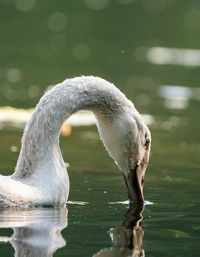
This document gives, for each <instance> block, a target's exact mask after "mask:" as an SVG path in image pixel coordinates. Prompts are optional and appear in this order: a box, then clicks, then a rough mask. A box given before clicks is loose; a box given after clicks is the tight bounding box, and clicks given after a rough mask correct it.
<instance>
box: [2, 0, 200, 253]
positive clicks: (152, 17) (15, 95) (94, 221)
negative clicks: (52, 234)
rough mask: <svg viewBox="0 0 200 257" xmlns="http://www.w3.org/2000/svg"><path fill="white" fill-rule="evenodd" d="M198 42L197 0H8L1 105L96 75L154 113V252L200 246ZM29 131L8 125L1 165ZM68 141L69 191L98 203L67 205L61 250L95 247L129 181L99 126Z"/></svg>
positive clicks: (77, 131)
mask: <svg viewBox="0 0 200 257" xmlns="http://www.w3.org/2000/svg"><path fill="white" fill-rule="evenodd" d="M199 46H200V2H199V1H197V0H190V1H185V0H65V1H64V0H57V1H52V0H48V1H47V0H40V1H39V0H15V1H14V0H0V106H12V107H16V108H25V109H27V108H30V107H34V106H35V104H36V103H37V102H38V100H39V99H40V97H41V96H42V95H43V93H44V91H45V89H46V88H47V87H48V86H50V85H55V84H56V83H59V82H61V81H63V80H64V79H66V78H69V77H74V76H80V75H96V76H100V77H103V78H105V79H107V80H109V81H111V82H113V83H114V84H115V85H116V86H117V87H119V88H120V89H121V90H122V91H123V92H124V93H125V94H126V95H127V97H128V98H130V99H131V100H132V101H133V102H134V104H135V106H136V108H137V109H138V110H139V112H141V113H143V114H148V115H150V116H149V117H150V119H151V122H150V125H149V126H150V129H151V132H152V142H153V143H152V155H151V160H150V165H149V167H148V170H147V174H146V180H145V198H146V199H147V200H150V201H151V202H154V205H151V206H147V207H146V209H145V211H144V213H143V216H144V224H145V225H144V226H145V235H144V239H143V246H144V247H143V248H144V249H145V251H146V252H147V253H148V256H151V257H152V256H186V255H187V256H190V257H192V256H199V254H200V250H199V246H198V241H199V238H200V219H199V211H200V204H199V198H200V190H199V184H200V175H199V168H200V158H199V153H200V143H199V142H200V141H199V131H200V122H199V117H200V115H199V114H200V111H199V100H200V82H199V81H200V79H199V74H200V52H199ZM0 125H1V116H0ZM0 128H1V126H0ZM21 135H22V130H21V129H16V127H12V126H9V127H7V128H5V127H2V128H1V129H0V169H1V171H2V174H10V173H12V171H13V170H14V166H15V163H16V160H17V157H18V153H19V149H20V138H21ZM13 146H16V148H13ZM61 146H62V151H63V156H64V159H65V160H67V161H68V162H69V163H70V164H71V166H70V168H69V175H70V179H71V192H70V200H82V201H88V202H90V203H91V207H73V206H72V207H71V206H69V211H70V212H69V215H70V216H69V226H68V228H67V229H66V230H64V232H63V235H64V238H65V239H66V240H69V244H68V245H67V246H66V247H64V248H63V249H61V250H60V251H58V253H56V254H57V255H56V254H55V256H61V255H62V256H66V255H67V254H69V256H92V254H94V253H95V252H98V251H99V250H100V249H103V248H104V247H110V246H111V245H112V243H111V242H110V240H109V238H108V236H107V233H106V231H107V230H108V229H109V228H110V227H112V226H119V225H120V224H121V222H122V220H123V218H122V217H123V215H124V214H125V212H126V207H124V206H118V205H116V207H115V208H114V211H113V210H112V214H111V211H110V207H108V202H109V201H122V200H125V199H126V193H125V187H124V184H123V181H122V178H121V174H120V173H119V172H117V168H116V167H115V165H114V163H113V162H112V160H111V159H110V158H109V157H108V156H107V153H106V152H105V151H104V149H103V146H102V144H101V142H100V141H99V140H98V135H97V131H96V128H95V127H94V126H92V127H85V128H83V127H78V128H73V130H72V134H71V136H70V137H68V138H66V137H62V138H61ZM83 181H84V182H83ZM90 189H92V190H90ZM104 191H105V192H106V193H104ZM94 206H95V207H94ZM82 212H83V213H84V217H83V216H82V215H81V213H82ZM94 213H98V214H97V215H95V214H94ZM115 214H116V215H115ZM111 220H112V222H111ZM80 223H81V224H82V225H81V226H80V227H79V224H80ZM77 230H78V231H79V232H77ZM91 231H92V232H91ZM94 231H95V232H94ZM177 231H178V232H177ZM182 232H183V233H182ZM94 233H95V240H94V241H93V242H92V239H93V237H94ZM184 233H186V234H184ZM84 234H87V236H88V238H87V240H86V241H84V238H83V237H82V235H84ZM80 242H81V243H80ZM6 247H8V246H7V245H6V246H5V254H8V250H7V248H6ZM59 254H60V255H59ZM4 256H6V255H4Z"/></svg>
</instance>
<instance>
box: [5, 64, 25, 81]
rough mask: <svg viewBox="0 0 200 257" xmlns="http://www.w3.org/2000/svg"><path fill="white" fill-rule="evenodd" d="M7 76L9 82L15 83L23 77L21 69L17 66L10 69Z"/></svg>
mask: <svg viewBox="0 0 200 257" xmlns="http://www.w3.org/2000/svg"><path fill="white" fill-rule="evenodd" d="M6 76H7V79H8V81H9V82H12V83H15V82H18V81H19V80H20V79H21V71H20V70H19V69H16V68H11V69H8V71H7V74H6Z"/></svg>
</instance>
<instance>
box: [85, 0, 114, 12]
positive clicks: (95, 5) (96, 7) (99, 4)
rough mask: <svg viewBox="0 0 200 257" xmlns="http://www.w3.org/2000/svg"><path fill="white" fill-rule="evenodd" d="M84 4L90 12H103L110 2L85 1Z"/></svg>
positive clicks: (100, 0)
mask: <svg viewBox="0 0 200 257" xmlns="http://www.w3.org/2000/svg"><path fill="white" fill-rule="evenodd" d="M85 3H86V5H87V6H88V7H89V8H90V9H92V10H103V9H104V8H105V7H106V6H108V4H109V3H110V0H85Z"/></svg>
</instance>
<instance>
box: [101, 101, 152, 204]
mask: <svg viewBox="0 0 200 257" xmlns="http://www.w3.org/2000/svg"><path fill="white" fill-rule="evenodd" d="M98 127H99V132H100V135H101V139H102V141H103V143H104V145H105V147H106V149H107V151H108V152H109V153H110V155H111V157H112V158H113V159H114V160H115V162H116V164H117V166H118V167H119V169H120V170H121V171H122V173H123V177H124V180H125V184H126V187H127V192H128V197H129V199H130V201H136V202H143V201H144V196H143V184H144V174H145V170H146V168H147V165H148V162H149V153H150V146H151V134H150V131H149V129H148V128H147V126H146V125H145V123H144V121H143V119H142V117H141V116H140V114H139V113H138V112H137V111H136V109H135V108H134V106H133V105H132V104H131V105H130V106H127V107H126V108H125V109H124V111H123V112H121V113H119V114H117V115H115V116H113V118H112V119H111V120H109V119H108V120H106V119H105V118H104V119H101V118H100V120H99V118H98Z"/></svg>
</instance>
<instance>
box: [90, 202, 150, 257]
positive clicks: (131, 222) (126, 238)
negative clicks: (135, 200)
mask: <svg viewBox="0 0 200 257" xmlns="http://www.w3.org/2000/svg"><path fill="white" fill-rule="evenodd" d="M143 209H144V206H143V205H137V204H130V205H129V209H128V211H127V213H126V218H125V220H124V222H123V224H122V226H121V227H118V228H112V229H110V230H109V234H110V237H111V240H112V242H113V244H114V247H111V248H108V249H103V250H101V251H100V252H98V253H97V254H95V255H93V257H125V256H129V257H131V256H132V257H143V256H145V252H144V250H143V249H142V239H143V236H144V231H143V229H142V227H141V224H142V218H143V217H142V212H143Z"/></svg>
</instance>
